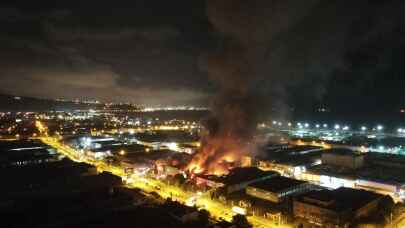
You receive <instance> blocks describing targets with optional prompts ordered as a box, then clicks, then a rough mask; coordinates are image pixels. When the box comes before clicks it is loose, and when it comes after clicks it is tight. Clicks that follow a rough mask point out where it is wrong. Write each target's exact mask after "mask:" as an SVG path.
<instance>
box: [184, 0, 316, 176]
mask: <svg viewBox="0 0 405 228" xmlns="http://www.w3.org/2000/svg"><path fill="white" fill-rule="evenodd" d="M316 2H317V1H315V0H313V1H305V4H304V3H302V1H285V0H283V1H281V0H280V1H268V0H267V1H265V0H253V1H246V0H208V1H207V14H208V17H209V20H210V22H211V23H212V24H213V26H214V27H215V29H216V30H217V31H219V33H220V34H221V36H222V45H220V47H219V48H218V49H217V50H216V51H215V52H214V53H211V54H209V55H208V57H207V70H208V74H209V77H210V79H211V80H212V81H214V82H215V83H216V84H217V85H218V86H219V89H220V92H219V93H218V94H217V96H216V98H215V100H214V102H213V115H212V117H211V118H210V120H209V121H207V123H208V124H206V128H207V131H208V133H207V135H206V136H204V138H203V143H202V149H201V151H200V152H199V153H197V154H196V155H195V157H194V159H193V160H192V162H191V165H190V166H189V169H190V170H191V171H194V172H208V173H214V174H223V173H226V172H227V169H228V168H230V166H233V165H240V163H241V160H242V157H243V155H245V154H246V153H248V152H251V151H252V150H253V147H254V142H253V140H252V139H253V133H254V131H255V129H256V126H257V122H258V119H259V114H261V113H267V112H266V111H265V110H263V109H266V108H265V106H264V102H263V101H264V100H265V97H262V96H260V93H258V91H257V90H256V84H257V83H258V81H259V80H260V78H261V77H262V76H263V75H261V74H260V71H259V69H260V64H263V59H265V56H266V55H267V52H268V49H269V47H270V46H271V43H272V39H274V38H275V37H276V36H277V35H278V34H279V33H281V32H283V31H285V30H287V29H288V27H289V26H290V25H291V24H292V23H293V22H294V21H296V20H298V19H299V18H300V17H302V16H304V15H305V14H306V13H307V12H308V9H310V8H311V6H313V4H314V3H316ZM259 108H260V109H261V110H259ZM229 163H234V164H232V165H229ZM227 164H228V165H227Z"/></svg>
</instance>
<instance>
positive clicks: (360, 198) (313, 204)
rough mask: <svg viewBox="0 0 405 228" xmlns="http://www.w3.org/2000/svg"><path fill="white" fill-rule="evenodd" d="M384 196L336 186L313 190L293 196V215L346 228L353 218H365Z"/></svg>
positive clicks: (311, 221) (375, 208) (329, 225)
mask: <svg viewBox="0 0 405 228" xmlns="http://www.w3.org/2000/svg"><path fill="white" fill-rule="evenodd" d="M383 197H384V196H383V195H380V194H377V193H373V192H368V191H365V190H356V189H351V188H344V187H342V188H339V189H336V190H326V189H325V190H321V191H312V192H309V193H307V194H304V195H302V196H300V197H297V198H296V199H294V202H293V212H294V216H295V217H296V218H299V219H304V220H306V221H307V222H309V223H312V224H322V225H323V226H324V227H347V226H348V225H350V224H351V223H352V221H354V220H355V219H359V218H362V217H367V216H369V215H370V214H371V213H373V212H375V211H376V210H377V208H378V205H379V202H380V200H381V199H382V198H383Z"/></svg>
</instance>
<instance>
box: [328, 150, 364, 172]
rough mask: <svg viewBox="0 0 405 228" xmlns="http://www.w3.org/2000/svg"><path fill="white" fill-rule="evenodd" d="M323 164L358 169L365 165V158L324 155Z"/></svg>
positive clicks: (348, 155)
mask: <svg viewBox="0 0 405 228" xmlns="http://www.w3.org/2000/svg"><path fill="white" fill-rule="evenodd" d="M322 164H327V165H333V166H341V167H347V168H351V169H358V168H360V167H362V166H363V164H364V156H357V155H352V154H347V155H342V154H335V153H323V154H322Z"/></svg>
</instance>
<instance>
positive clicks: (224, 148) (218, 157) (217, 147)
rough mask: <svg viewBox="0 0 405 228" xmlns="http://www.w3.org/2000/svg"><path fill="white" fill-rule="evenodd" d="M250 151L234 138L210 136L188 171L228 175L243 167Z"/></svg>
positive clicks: (205, 140) (203, 143)
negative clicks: (230, 171)
mask: <svg viewBox="0 0 405 228" xmlns="http://www.w3.org/2000/svg"><path fill="white" fill-rule="evenodd" d="M248 150H249V149H248V147H247V146H244V145H243V143H241V142H240V140H237V139H235V138H233V137H211V136H208V138H206V139H204V140H203V142H202V147H201V149H200V151H199V152H198V153H197V154H196V155H195V156H194V157H193V159H192V161H191V162H190V164H189V165H188V167H187V170H188V171H189V172H191V173H194V174H209V175H217V176H221V175H226V174H228V173H229V170H231V169H232V168H235V167H239V166H241V163H242V158H243V156H244V155H245V154H246V153H247V152H248Z"/></svg>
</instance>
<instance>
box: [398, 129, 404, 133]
mask: <svg viewBox="0 0 405 228" xmlns="http://www.w3.org/2000/svg"><path fill="white" fill-rule="evenodd" d="M397 131H398V133H403V132H405V129H402V128H398V130H397Z"/></svg>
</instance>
